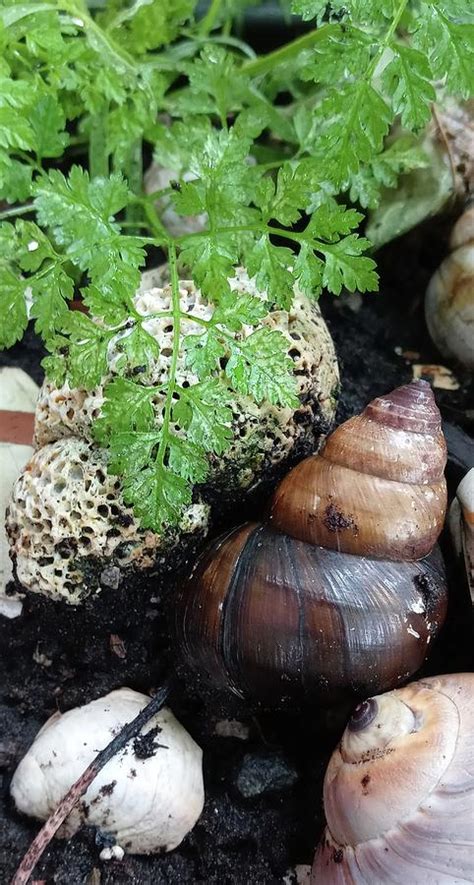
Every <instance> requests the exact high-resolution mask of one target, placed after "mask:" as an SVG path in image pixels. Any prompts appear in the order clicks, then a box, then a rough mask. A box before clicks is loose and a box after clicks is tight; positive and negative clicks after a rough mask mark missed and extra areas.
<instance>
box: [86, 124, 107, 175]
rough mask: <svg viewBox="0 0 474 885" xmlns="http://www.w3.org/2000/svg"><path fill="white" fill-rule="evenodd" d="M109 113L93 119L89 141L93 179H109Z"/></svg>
mask: <svg viewBox="0 0 474 885" xmlns="http://www.w3.org/2000/svg"><path fill="white" fill-rule="evenodd" d="M106 120H107V111H106V110H105V109H104V111H103V112H102V113H101V114H96V115H95V116H94V117H91V132H90V139H89V173H90V177H91V178H98V177H103V178H104V177H105V178H106V177H107V176H108V174H109V160H108V156H107V131H106V125H107V124H106Z"/></svg>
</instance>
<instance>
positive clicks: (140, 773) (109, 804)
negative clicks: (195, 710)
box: [11, 688, 204, 858]
mask: <svg viewBox="0 0 474 885" xmlns="http://www.w3.org/2000/svg"><path fill="white" fill-rule="evenodd" d="M149 700H150V699H149V698H148V697H147V696H146V695H143V694H139V693H138V692H136V691H132V690H131V689H129V688H120V689H118V690H116V691H112V692H111V693H110V694H108V695H105V697H103V698H99V699H98V700H96V701H92V703H90V704H86V705H85V706H84V707H76V708H75V709H74V710H70V711H69V712H67V713H63V714H61V713H55V714H54V716H52V717H51V718H50V719H49V720H48V721H47V722H46V724H45V725H44V726H43V728H42V729H41V731H39V733H38V734H37V736H36V738H35V740H34V743H33V744H32V746H31V747H30V749H29V750H28V752H27V754H26V756H24V758H23V759H22V760H21V762H20V764H19V766H18V768H17V769H16V771H15V774H14V776H13V780H12V783H11V795H12V797H13V799H14V802H15V805H16V807H17V809H18V810H19V811H21V812H23V813H24V814H27V815H29V816H31V817H35V818H37V819H39V820H46V819H47V818H48V817H49V815H50V814H51V813H52V812H53V811H54V810H55V808H56V807H57V805H58V804H59V802H60V801H61V799H62V798H63V796H64V795H65V794H66V792H67V791H68V789H69V788H70V787H71V786H72V784H73V783H74V782H75V781H76V780H77V779H78V778H79V777H80V775H81V774H82V772H83V771H84V770H85V768H87V766H88V765H89V764H90V763H91V762H92V760H93V759H94V757H95V756H96V755H97V753H98V752H99V751H100V750H102V749H103V748H104V747H105V746H107V744H108V743H109V742H110V740H111V739H112V737H113V736H114V735H115V734H117V733H118V732H119V731H120V729H121V728H122V726H123V725H125V724H126V723H127V722H130V721H131V720H132V719H134V718H135V716H136V715H137V714H138V713H139V712H140V710H141V709H142V708H143V707H145V706H146V705H147V703H148V701H149ZM154 729H157V731H156V732H154V733H152V734H150V732H153V730H154ZM146 735H149V737H148V738H147V737H146ZM143 736H145V739H144V738H143ZM203 805H204V786H203V777H202V751H201V749H200V747H199V746H198V745H197V744H196V743H195V741H194V740H193V739H192V737H191V736H190V735H189V734H188V732H187V731H186V730H185V729H184V728H183V726H182V725H180V723H179V722H178V721H177V720H176V719H175V717H174V716H173V714H172V712H171V710H169V709H166V708H165V709H163V710H161V711H160V713H158V714H157V715H156V716H155V717H153V719H151V720H150V722H149V723H147V725H146V726H145V727H144V729H143V730H142V732H141V734H140V736H139V738H138V742H137V740H135V741H133V740H132V741H131V742H130V743H129V744H127V745H126V747H125V748H124V749H123V750H122V751H121V752H119V753H118V754H117V755H116V756H114V757H113V758H112V759H111V760H110V761H109V762H108V763H107V764H106V765H105V766H104V768H103V769H102V771H100V772H99V774H98V775H97V777H96V778H95V779H94V780H93V781H92V783H91V785H90V786H89V788H88V790H87V792H86V793H85V795H84V796H83V797H82V799H81V800H80V802H79V803H78V805H76V807H75V808H74V809H73V811H72V812H71V814H70V815H69V817H67V818H66V820H65V822H64V824H63V825H62V827H61V829H60V830H59V832H58V836H60V837H64V838H68V837H70V836H72V835H73V834H74V833H75V832H77V830H78V829H79V827H80V826H81V825H82V824H89V825H93V826H96V827H97V828H98V829H99V830H100V831H101V832H102V833H104V834H106V835H109V836H112V837H113V838H114V839H115V843H116V846H117V847H116V849H115V851H114V850H113V848H112V850H111V852H110V858H112V857H114V858H118V857H119V856H120V849H122V850H123V851H125V852H126V853H129V854H156V853H160V852H163V851H172V850H173V848H176V846H177V845H179V844H180V842H182V840H183V839H184V837H185V836H186V834H187V833H189V831H190V830H191V829H192V828H193V826H194V825H195V823H196V821H197V820H198V818H199V816H200V814H201V811H202V808H203ZM107 856H108V855H107Z"/></svg>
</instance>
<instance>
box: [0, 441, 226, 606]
mask: <svg viewBox="0 0 474 885" xmlns="http://www.w3.org/2000/svg"><path fill="white" fill-rule="evenodd" d="M120 490H121V485H120V480H119V479H117V477H114V476H111V475H108V474H107V458H106V453H105V451H104V450H103V449H100V448H99V447H97V446H94V445H93V444H91V443H89V442H87V441H86V440H84V439H79V438H78V437H66V438H64V439H61V440H57V441H56V442H54V443H49V444H48V445H46V446H43V447H42V448H41V449H39V450H38V451H37V452H35V454H34V455H33V457H32V458H31V460H30V461H29V462H28V464H27V466H26V468H25V470H24V472H23V473H22V474H21V476H20V477H19V478H18V479H17V481H16V483H15V484H14V486H13V491H12V495H11V499H10V504H9V507H8V510H7V518H6V529H7V534H8V536H9V540H10V545H11V556H12V559H13V561H14V563H15V567H16V574H17V578H18V580H19V582H20V583H21V584H22V585H23V586H24V587H26V588H27V589H28V590H31V591H33V592H36V593H42V594H44V595H45V596H48V597H49V598H50V599H56V600H59V599H61V600H63V601H65V602H68V603H71V604H73V605H77V604H78V603H80V602H82V601H83V600H84V599H85V598H86V597H87V596H89V595H90V594H91V593H94V592H97V591H99V590H100V589H101V588H102V587H110V588H112V589H116V588H117V587H118V586H119V585H120V584H121V583H122V581H123V580H126V579H127V578H128V576H130V574H131V573H133V574H137V573H143V572H146V571H147V570H149V569H152V568H154V569H155V570H159V569H161V568H163V569H164V567H165V561H166V557H167V556H169V555H170V551H172V550H173V549H174V548H175V547H176V546H177V545H178V544H179V543H181V542H182V543H183V544H186V543H187V544H190V539H191V538H193V537H197V538H201V537H203V536H205V535H206V534H207V530H208V522H209V506H208V505H207V504H204V503H195V504H192V505H191V506H189V507H188V508H187V509H186V510H185V512H184V515H183V516H182V518H181V520H180V523H179V525H178V526H176V528H174V529H172V530H171V529H169V530H167V531H166V532H165V533H164V534H162V535H160V534H156V533H155V532H152V531H150V530H148V529H142V528H141V527H140V525H139V523H138V522H137V520H136V519H135V518H134V515H133V510H132V508H131V507H128V506H127V505H126V504H125V503H124V501H123V499H122V496H121V491H120Z"/></svg>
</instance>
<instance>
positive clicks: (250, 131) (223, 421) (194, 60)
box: [0, 0, 474, 531]
mask: <svg viewBox="0 0 474 885" xmlns="http://www.w3.org/2000/svg"><path fill="white" fill-rule="evenodd" d="M247 5H249V3H248V2H247V0H239V2H237V3H232V2H230V0H221V2H219V0H214V2H213V3H211V4H210V5H209V8H208V10H207V12H206V13H205V14H204V15H203V16H202V17H201V18H199V14H198V13H197V6H196V3H195V2H194V0H133V2H127V3H124V2H122V0H104V2H103V3H101V4H100V8H99V7H88V6H87V5H86V4H85V3H83V2H82V0H56V2H47V3H41V4H40V3H36V2H30V3H28V2H24V3H14V2H9V0H0V29H1V30H0V56H1V58H0V201H2V209H1V210H0V341H1V344H2V346H4V347H6V346H11V345H12V344H14V343H15V342H16V341H17V340H19V339H20V338H21V336H22V334H23V332H24V330H25V328H26V326H27V322H28V317H27V306H26V305H27V301H28V303H31V304H32V306H31V319H32V321H33V322H34V323H35V327H36V330H37V332H38V333H39V334H40V335H41V336H42V337H43V340H44V341H45V344H46V347H47V350H48V353H49V355H48V356H47V357H46V359H45V361H44V366H45V368H46V371H47V372H48V375H49V376H50V378H51V379H52V380H54V381H55V382H56V383H57V384H61V383H62V382H63V381H64V380H67V382H68V383H69V384H70V385H73V386H74V385H75V386H78V387H81V388H87V389H92V388H95V387H96V386H97V385H100V384H103V385H105V388H104V395H105V402H104V405H103V408H102V413H101V416H100V418H99V420H98V421H97V423H96V427H95V434H96V439H97V440H98V441H100V443H101V444H102V445H105V446H108V448H109V451H110V469H111V470H113V471H115V472H117V473H118V474H119V475H120V476H121V477H122V480H123V490H124V496H125V499H126V500H127V501H129V502H131V503H132V504H133V505H134V507H135V512H136V514H137V516H138V518H139V519H140V521H141V523H142V525H144V526H146V527H150V528H152V529H154V530H156V531H163V530H166V528H167V526H169V525H170V524H174V523H176V522H178V521H179V519H180V516H181V515H182V513H183V508H185V507H186V506H188V505H189V503H190V502H191V501H192V500H193V488H194V485H195V484H196V483H204V482H205V481H206V477H207V476H208V471H209V466H210V463H211V462H212V461H213V459H215V458H216V457H220V456H222V455H223V454H224V452H225V451H226V449H227V448H228V447H229V446H230V444H231V442H232V433H233V431H232V426H233V421H232V414H233V410H234V409H235V408H236V403H239V402H240V403H244V402H245V401H246V398H251V399H253V400H255V401H257V402H258V403H262V402H265V401H267V402H270V403H272V404H273V405H274V407H276V408H279V407H290V408H294V407H296V406H297V404H298V399H297V396H296V383H295V377H294V374H293V363H292V360H291V358H290V357H289V351H290V349H291V343H290V342H289V340H287V338H286V337H284V336H283V335H282V334H281V333H279V332H277V331H275V330H272V329H271V327H270V325H269V324H268V323H267V319H266V318H267V316H268V314H269V312H270V311H271V310H272V309H279V310H288V309H291V306H292V302H293V297H294V292H295V286H297V288H298V290H299V292H300V293H301V292H302V293H303V294H304V295H306V296H308V297H309V298H312V299H316V298H317V297H318V296H319V294H320V292H321V291H322V289H323V288H327V289H329V291H331V292H332V293H334V294H335V295H338V294H339V293H341V292H342V291H343V290H350V291H355V290H359V291H361V292H366V291H368V292H372V291H374V290H375V289H376V288H377V273H376V268H375V262H374V260H373V258H372V256H371V255H370V254H369V252H370V250H371V243H370V242H369V240H368V239H366V238H365V237H364V236H360V228H361V226H362V225H364V218H363V213H362V212H360V211H359V209H360V207H362V208H363V209H366V208H370V209H372V210H374V211H375V213H376V214H375V215H374V217H373V218H372V221H371V223H370V224H369V231H370V232H371V233H373V236H374V240H375V241H376V243H377V244H378V243H380V242H383V241H385V240H387V239H389V238H390V237H391V236H395V235H396V234H397V233H398V232H400V230H402V229H404V225H405V226H406V225H407V224H410V223H415V221H416V219H417V218H419V217H420V214H419V211H418V209H419V205H417V206H416V207H414V205H413V203H414V201H413V200H412V199H411V195H412V194H413V193H414V192H416V188H413V186H412V176H414V175H417V176H419V181H420V189H419V190H418V192H417V193H418V194H419V198H418V204H423V205H425V204H426V205H427V206H428V209H426V211H430V208H429V207H432V206H433V205H434V204H436V205H438V204H439V199H438V194H437V192H435V193H434V196H433V193H432V182H431V183H430V180H428V179H429V174H428V173H429V169H430V167H432V168H433V169H438V167H437V166H436V162H435V158H434V157H432V156H431V155H430V156H429V157H428V158H427V154H426V152H425V150H424V147H423V144H424V133H425V130H426V126H427V124H428V122H429V120H430V116H431V113H432V109H433V105H435V108H434V110H435V112H436V104H437V103H438V102H439V101H440V100H441V99H442V100H444V99H445V97H446V95H448V96H450V95H453V96H460V97H462V98H467V97H468V96H470V95H472V93H473V90H474V14H473V10H472V4H470V3H469V2H468V0H418V2H417V3H416V4H415V3H409V2H408V0H382V2H380V3H373V2H371V0H344V2H342V0H332V2H329V3H326V2H324V3H323V2H320V0H292V2H291V3H290V2H287V3H286V8H287V9H289V8H290V6H291V7H292V8H293V12H294V13H295V14H298V15H300V16H302V17H303V18H304V19H305V20H306V21H307V22H312V23H313V24H310V25H308V27H307V29H306V30H305V31H304V32H302V33H301V34H300V36H298V37H297V38H296V39H294V40H292V41H290V42H288V43H287V44H285V45H282V46H279V47H278V48H276V49H275V50H274V51H273V52H269V53H267V54H266V55H263V56H256V54H255V52H254V50H253V49H252V47H250V46H248V45H247V44H245V43H244V42H243V41H242V40H241V39H240V37H239V36H238V35H237V34H236V33H235V30H234V31H233V26H234V23H235V21H237V20H238V19H239V17H240V16H241V14H242V11H243V10H244V9H245V8H246V6H247ZM440 84H441V87H440ZM407 130H412V131H413V132H414V133H415V134H407ZM152 154H153V155H154V157H155V160H156V162H157V163H158V164H162V165H163V166H164V167H165V168H166V169H167V170H169V174H168V175H167V176H165V178H164V179H163V180H164V181H165V184H164V186H163V187H160V185H158V186H157V191H158V193H157V194H153V195H147V194H146V193H145V190H144V183H143V159H144V157H149V156H151V155H152ZM445 173H446V175H447V176H448V178H449V170H448V171H446V169H445V168H444V165H443V166H442V168H441V169H440V177H443V175H444V177H443V188H442V196H443V197H444V196H445V195H446V186H447V185H446V175H445ZM425 179H426V180H425ZM423 181H425V184H423ZM399 182H401V184H400V183H399ZM448 187H449V183H448ZM397 188H400V193H402V194H403V195H404V197H403V199H402V200H400V199H397V194H398V190H397ZM387 189H390V190H389V191H388V193H389V194H391V195H392V196H393V202H392V205H391V206H389V205H388V203H389V200H387V195H386V194H387ZM381 199H382V204H381V205H380V209H379V210H377V209H376V207H378V206H379V204H380V201H381ZM350 203H352V204H354V203H356V204H357V208H355V207H354V206H353V205H350ZM405 204H406V207H405ZM377 213H378V214H377ZM417 213H418V214H417ZM425 214H426V213H425ZM17 216H18V217H17ZM170 216H172V217H173V218H174V219H175V222H174V224H175V226H174V227H173V231H174V233H170V229H171V228H169V229H168V228H167V226H166V225H167V224H169V219H170ZM196 219H198V220H199V223H200V229H197V227H196V224H197V222H196ZM409 219H412V220H411V221H410V220H409ZM180 220H181V222H182V221H184V222H185V224H186V228H184V229H183V230H182V232H179V231H178V230H177V227H179V222H180ZM158 250H160V251H158ZM166 258H167V259H168V264H169V268H170V276H171V283H170V286H169V288H167V289H165V290H164V292H163V293H161V295H160V300H159V302H157V303H159V309H157V313H156V314H154V313H153V299H151V300H149V301H147V300H146V299H145V300H143V299H142V300H141V299H140V298H137V297H136V292H137V289H138V287H139V285H140V279H141V271H142V270H143V268H144V267H145V266H146V264H147V263H148V264H150V263H156V262H157V261H158V260H160V259H163V260H164V259H166ZM178 263H179V264H178ZM239 265H243V266H244V268H245V269H246V271H247V273H248V275H249V276H250V277H251V278H253V279H252V283H251V285H250V286H248V291H247V289H246V288H244V289H242V287H241V286H240V284H239V282H238V279H236V268H237V267H238V266H239ZM178 266H179V267H180V269H181V270H180V272H181V273H182V274H184V275H185V276H186V278H188V279H189V278H192V280H193V282H194V284H195V285H196V286H197V287H199V288H200V290H201V292H200V294H199V295H197V296H196V299H197V302H198V303H199V305H200V308H199V310H196V312H194V308H189V304H188V301H187V300H186V299H187V295H188V291H187V289H186V288H185V289H184V290H183V287H182V286H181V285H180V280H179V278H178ZM237 277H239V275H237ZM25 292H26V293H27V295H28V299H25ZM77 298H81V299H82V301H83V305H82V307H83V310H85V311H86V313H83V312H82V313H81V312H77V311H72V310H71V309H70V308H71V301H72V300H73V299H77ZM144 305H145V306H144ZM147 305H148V306H147ZM163 305H164V306H163ZM147 311H148V312H147ZM158 364H160V365H161V369H160V372H158V371H157V366H158ZM182 370H185V371H186V372H187V373H188V376H187V377H188V381H187V386H186V385H181V381H180V377H181V376H180V372H181V371H182ZM242 408H244V406H242Z"/></svg>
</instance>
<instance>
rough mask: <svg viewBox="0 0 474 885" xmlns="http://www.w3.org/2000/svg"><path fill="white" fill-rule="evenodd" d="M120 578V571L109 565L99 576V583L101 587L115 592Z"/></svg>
mask: <svg viewBox="0 0 474 885" xmlns="http://www.w3.org/2000/svg"><path fill="white" fill-rule="evenodd" d="M120 577H121V574H120V569H119V568H117V566H116V565H111V566H109V567H108V568H104V570H103V572H102V573H101V576H100V583H101V584H102V586H103V587H111V589H112V590H117V588H118V586H119V584H120Z"/></svg>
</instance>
